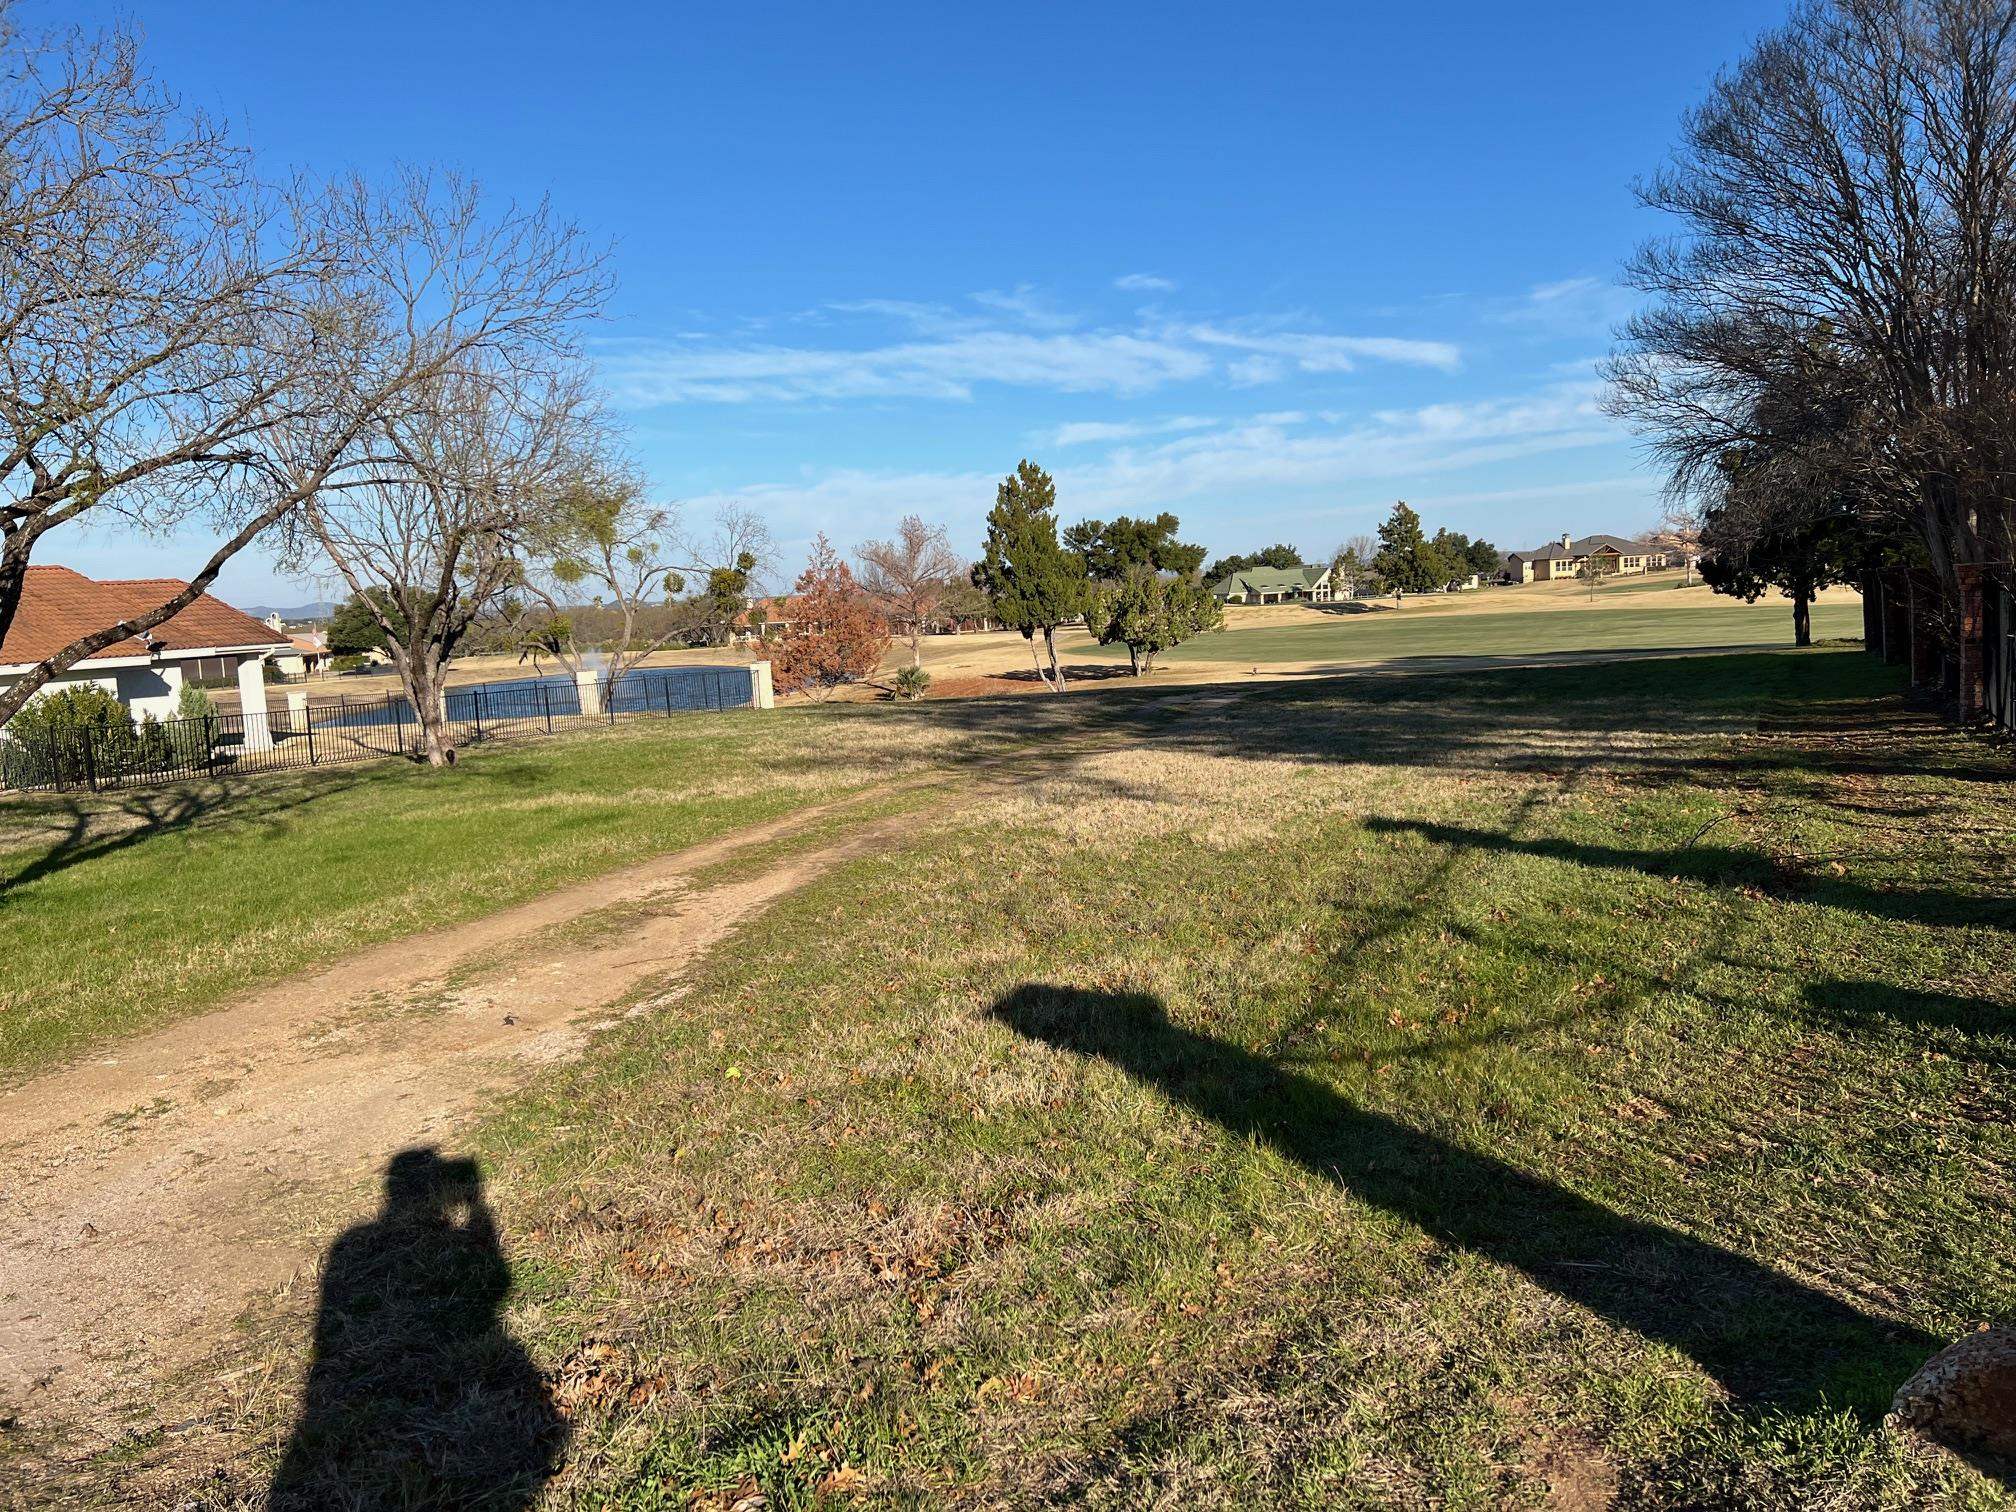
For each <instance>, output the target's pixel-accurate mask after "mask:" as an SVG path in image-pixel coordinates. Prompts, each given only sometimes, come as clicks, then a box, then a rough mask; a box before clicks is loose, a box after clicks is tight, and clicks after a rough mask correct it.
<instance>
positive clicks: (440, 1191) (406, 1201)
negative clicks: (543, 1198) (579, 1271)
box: [269, 1149, 567, 1512]
mask: <svg viewBox="0 0 2016 1512" xmlns="http://www.w3.org/2000/svg"><path fill="white" fill-rule="evenodd" d="M510 1288H511V1272H510V1267H509V1266H508V1265H507V1264H506V1262H505V1259H504V1255H503V1252H502V1250H501V1249H500V1248H499V1246H498V1242H497V1230H496V1226H495V1223H494V1222H493V1220H492V1218H491V1216H490V1210H489V1207H488V1206H487V1205H486V1204H485V1203H484V1201H483V1188H482V1182H481V1179H480V1177H479V1176H478V1174H477V1170H476V1165H475V1162H474V1161H471V1160H466V1159H444V1158H443V1157H442V1156H441V1155H440V1154H438V1153H437V1152H436V1151H434V1150H431V1149H413V1150H403V1151H401V1152H400V1153H399V1154H398V1155H396V1156H394V1157H393V1159H392V1162H391V1164H390V1165H388V1166H387V1167H386V1171H385V1203H384V1206H383V1208H382V1209H381V1210H380V1211H379V1213H378V1216H377V1217H375V1218H373V1219H371V1220H370V1221H369V1222H368V1223H361V1224H359V1225H357V1226H356V1227H355V1228H352V1229H350V1230H349V1231H348V1232H346V1233H345V1234H343V1235H342V1236H341V1237H340V1238H339V1239H337V1241H336V1242H335V1244H333V1245H332V1246H331V1247H330V1250H329V1255H328V1260H327V1264H326V1265H325V1267H324V1270H323V1278H322V1299H321V1306H320V1309H319V1311H318V1312H317V1314H316V1318H315V1358H314V1361H313V1363H312V1365H311V1366H310V1367H309V1373H308V1385H307V1389H306V1391H305V1392H304V1393H303V1396H302V1402H301V1416H300V1420H299V1422H298V1423H297V1424H296V1426H295V1429H294V1435H293V1438H292V1440H291V1441H290V1442H289V1444H288V1446H287V1452H286V1456H285V1458H284V1459H283V1460H282V1461H281V1464H280V1468H279V1471H278V1472H277V1473H276V1474H275V1476H274V1478H273V1484H272V1487H271V1491H270V1493H269V1494H270V1498H271V1500H270V1505H271V1506H272V1507H273V1508H274V1509H275V1512H288V1509H303V1512H305V1509H308V1508H326V1507H393V1506H398V1507H469V1508H483V1509H486V1512H507V1509H511V1508H518V1507H526V1506H529V1505H531V1504H532V1502H534V1501H535V1500H536V1499H537V1498H538V1495H539V1491H540V1487H541V1484H542V1483H543V1482H544V1481H545V1480H546V1479H547V1478H548V1477H549V1476H550V1475H551V1474H552V1472H553V1469H554V1467H555V1466H556V1464H557V1462H558V1460H559V1456H560V1452H561V1450H562V1449H564V1448H565V1446H566V1441H567V1426H566V1423H565V1422H564V1420H563V1419H562V1418H561V1417H560V1416H559V1414H558V1413H557V1412H556V1411H555V1410H554V1407H553V1405H552V1403H551V1401H550V1400H549V1398H548V1396H547V1393H546V1389H545V1385H544V1383H543V1381H542V1380H541V1378H540V1375H539V1372H538V1370H537V1369H536V1368H535V1367H534V1365H533V1364H532V1361H531V1360H530V1358H529V1357H528V1356H527V1355H526V1353H525V1351H524V1350H523V1349H522V1348H521V1347H520V1346H519V1344H518V1343H517V1341H516V1340H514V1339H513V1338H512V1337H511V1335H510V1334H509V1333H508V1332H507V1331H506V1330H505V1328H504V1325H503V1322H502V1320H501V1316H500V1313H501V1309H502V1307H503V1304H504V1299H505V1297H506V1295H507V1294H508V1293H509V1291H510Z"/></svg>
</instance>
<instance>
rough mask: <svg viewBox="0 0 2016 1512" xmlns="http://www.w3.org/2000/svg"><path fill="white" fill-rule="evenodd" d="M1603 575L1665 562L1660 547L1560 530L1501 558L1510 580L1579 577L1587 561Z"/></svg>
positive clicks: (1633, 572)
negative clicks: (1577, 535) (1531, 546)
mask: <svg viewBox="0 0 2016 1512" xmlns="http://www.w3.org/2000/svg"><path fill="white" fill-rule="evenodd" d="M1592 561H1593V562H1595V563H1596V567H1597V570H1598V571H1600V572H1602V573H1604V574H1605V575H1614V576H1617V577H1633V576H1636V575H1637V574H1639V573H1643V572H1652V571H1655V570H1656V569H1658V568H1660V567H1664V566H1665V565H1666V552H1665V550H1664V549H1663V548H1661V547H1658V546H1653V545H1648V544H1647V543H1646V542H1644V541H1633V540H1629V539H1627V538H1626V537H1624V536H1614V535H1592V536H1584V537H1582V539H1581V540H1579V541H1578V540H1576V539H1575V538H1574V537H1572V536H1570V535H1568V534H1566V533H1565V532H1564V533H1563V534H1562V536H1561V539H1560V540H1558V541H1550V542H1549V543H1548V544H1547V545H1545V546H1541V547H1539V548H1537V549H1535V550H1533V551H1515V552H1513V553H1511V555H1509V556H1507V557H1506V558H1505V567H1504V571H1503V576H1504V577H1505V578H1506V579H1507V580H1508V581H1510V582H1514V583H1545V582H1550V581H1553V580H1555V579H1559V578H1579V577H1581V576H1582V575H1583V570H1584V568H1585V567H1587V566H1588V564H1589V563H1591V562H1592Z"/></svg>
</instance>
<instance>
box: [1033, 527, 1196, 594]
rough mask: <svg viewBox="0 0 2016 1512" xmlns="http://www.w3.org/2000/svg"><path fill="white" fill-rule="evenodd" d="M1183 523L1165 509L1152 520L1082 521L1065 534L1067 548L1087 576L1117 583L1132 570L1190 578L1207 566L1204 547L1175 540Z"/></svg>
mask: <svg viewBox="0 0 2016 1512" xmlns="http://www.w3.org/2000/svg"><path fill="white" fill-rule="evenodd" d="M1181 527H1182V522H1181V521H1179V520H1178V519H1177V518H1176V516H1174V515H1173V514H1170V513H1168V512H1167V511H1166V510H1165V511H1164V512H1163V513H1161V514H1159V515H1157V516H1156V517H1155V518H1154V519H1152V520H1136V519H1133V518H1131V517H1130V516H1127V515H1121V516H1120V517H1119V518H1118V519H1115V520H1112V521H1110V522H1109V521H1103V520H1080V521H1079V522H1078V523H1077V524H1076V525H1073V526H1072V527H1071V528H1070V529H1069V530H1067V531H1065V532H1064V548H1065V549H1066V550H1067V551H1074V552H1076V553H1077V554H1078V555H1079V556H1080V557H1081V558H1082V559H1083V560H1084V563H1085V571H1086V574H1087V575H1088V576H1090V577H1092V578H1094V579H1096V580H1097V581H1100V582H1116V581H1118V580H1119V579H1120V578H1122V577H1124V576H1126V574H1127V572H1128V571H1129V569H1131V568H1135V567H1146V568H1148V569H1150V570H1151V571H1154V572H1173V573H1175V574H1177V575H1178V576H1179V577H1185V576H1188V575H1189V574H1191V573H1194V572H1195V571H1197V569H1198V568H1199V567H1201V566H1203V564H1204V548H1203V547H1202V546H1190V545H1186V544H1184V543H1183V542H1181V541H1179V540H1177V539H1176V532H1177V531H1178V530H1179V529H1181Z"/></svg>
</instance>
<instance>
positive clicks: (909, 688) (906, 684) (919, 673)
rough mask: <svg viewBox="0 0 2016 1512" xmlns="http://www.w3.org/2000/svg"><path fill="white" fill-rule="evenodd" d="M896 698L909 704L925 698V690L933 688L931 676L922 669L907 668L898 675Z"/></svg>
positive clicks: (896, 679)
mask: <svg viewBox="0 0 2016 1512" xmlns="http://www.w3.org/2000/svg"><path fill="white" fill-rule="evenodd" d="M895 683H896V696H897V697H898V698H901V699H903V700H905V701H906V702H909V703H915V702H916V701H917V700H918V699H920V698H922V697H923V696H924V690H925V689H926V688H928V687H930V686H931V674H930V673H929V672H926V671H925V670H924V669H923V668H922V667H905V668H904V669H903V670H902V671H900V672H898V673H897V674H896V678H895Z"/></svg>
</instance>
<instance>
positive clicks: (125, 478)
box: [0, 4, 336, 722]
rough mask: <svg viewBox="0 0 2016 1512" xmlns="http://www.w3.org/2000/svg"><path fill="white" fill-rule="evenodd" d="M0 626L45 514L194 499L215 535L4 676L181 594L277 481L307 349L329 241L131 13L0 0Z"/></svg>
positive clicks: (144, 622) (227, 549)
mask: <svg viewBox="0 0 2016 1512" xmlns="http://www.w3.org/2000/svg"><path fill="white" fill-rule="evenodd" d="M0 59H4V63H0V222H4V224H5V225H6V227H7V235H6V238H5V254H4V256H0V637H4V636H5V634H6V632H7V629H8V627H9V626H10V625H11V624H12V622H13V618H14V615H15V612H16V610H17V608H18V606H19V604H20V599H21V594H22V590H23V586H24V584H25V582H26V578H27V569H28V565H29V562H30V559H31V558H32V556H33V555H34V554H35V552H36V549H37V547H38V546H39V545H41V543H42V542H43V540H44V538H45V537H47V536H48V535H49V533H50V532H52V531H55V530H57V529H60V528H61V527H63V526H66V525H78V524H89V523H91V522H92V521H94V520H102V519H105V518H108V517H110V516H114V515H117V516H121V517H123V519H124V520H125V521H127V522H128V523H132V524H138V525H141V526H143V527H150V528H155V529H166V528H168V527H171V526H173V525H175V524H178V523H180V522H182V521H185V520H187V519H188V518H189V517H190V516H191V515H193V514H195V513H197V512H198V511H199V510H204V509H206V507H207V510H208V513H209V514H210V515H211V516H212V517H213V518H214V522H215V523H217V524H219V525H220V526H221V527H222V528H223V529H224V530H225V531H226V533H227V537H228V538H227V539H226V540H225V541H224V543H223V544H222V545H221V546H220V547H219V548H218V549H217V550H216V552H214V553H213V555H212V556H211V558H210V560H209V561H208V562H206V563H205V564H203V566H202V568H201V569H200V571H199V572H198V573H197V575H196V579H195V581H194V582H192V584H191V591H189V592H187V593H183V594H178V595H176V596H175V597H174V598H173V599H171V600H169V601H167V602H165V603H163V604H162V605H160V606H157V607H156V608H155V609H154V610H152V611H151V612H149V613H146V614H142V615H137V616H134V617H132V618H131V619H128V620H126V621H124V622H122V623H121V624H119V625H114V626H106V627H102V629H101V630H100V632H99V633H97V634H94V635H87V636H83V637H80V638H78V639H77V640H76V641H74V642H73V643H72V644H71V645H69V646H66V647H65V648H63V649H62V650H61V651H59V652H58V653H57V654H56V655H54V656H51V657H49V658H48V659H47V660H46V661H45V662H43V663H42V664H41V665H40V666H38V667H36V668H34V669H33V670H31V671H30V673H29V674H28V675H27V676H26V677H24V678H23V679H21V681H20V682H19V683H17V684H16V685H15V686H14V687H13V688H11V689H10V690H9V691H7V692H6V693H4V694H0V722H4V721H5V720H6V719H7V718H8V717H9V716H11V715H12V714H13V713H14V712H15V711H16V710H17V709H19V708H20V707H21V705H22V704H23V703H24V702H26V701H27V699H28V698H29V697H30V696H32V695H33V694H34V692H35V691H36V690H37V689H39V688H40V687H41V686H42V685H43V684H44V683H45V682H46V681H47V680H48V678H49V677H51V676H53V675H54V674H56V673H58V672H60V671H62V670H64V669H65V668H67V667H69V666H71V665H73V664H74V663H75V662H77V661H78V660H80V659H82V658H83V657H85V656H87V655H89V654H90V653H91V652H92V651H95V650H98V649H100V648H101V647H103V646H106V645H110V644H112V643H113V642H115V641H117V640H120V639H123V638H124V637H125V636H127V635H130V634H133V633H136V632H138V631H140V630H144V629H148V628H151V627H152V626H154V625H157V624H160V623H161V622H162V621H163V620H165V619H167V618H168V617H169V616H170V615H172V614H173V613H174V612H175V611H176V610H178V609H180V608H182V607H184V606H185V605H186V604H187V603H189V602H192V601H193V600H194V599H195V597H196V595H197V594H198V593H200V592H201V591H202V589H203V588H204V587H206V586H207V585H208V584H209V583H210V582H211V581H213V580H214V579H215V577H216V574H217V572H218V571H219V570H221V568H222V567H223V564H224V563H225V562H226V561H227V560H229V558H230V557H231V556H232V555H233V554H234V553H235V552H236V551H238V550H239V549H241V548H242V547H243V546H244V545H245V544H246V543H247V542H248V541H249V540H250V539H251V538H252V537H253V536H254V535H256V534H257V533H258V531H259V530H260V529H261V528H262V527H263V526H264V525H265V524H266V523H269V522H270V519H271V518H272V512H273V511H274V510H275V509H284V508H286V507H287V506H288V504H289V503H290V502H291V501H290V500H288V499H287V498H285V497H284V495H282V496H279V497H275V496H273V495H271V494H270V493H268V492H266V491H265V490H264V489H263V488H262V487H260V486H257V485H258V484H260V483H263V482H264V480H263V479H257V478H255V477H254V476H252V475H253V474H255V473H256V471H257V465H258V462H259V461H260V460H261V453H262V449H263V448H262V443H263V439H264V437H265V435H266V433H267V432H269V431H270V430H271V428H272V427H273V426H274V425H276V424H278V423H280V422H282V421H284V420H286V419H288V418H289V417H290V416H291V415H292V414H294V413H295V412H296V411H297V409H298V408H300V407H302V406H304V405H309V406H312V404H313V398H312V396H310V395H307V394H304V393H303V392H302V389H303V383H304V379H305V378H306V377H307V376H308V374H309V373H311V372H312V371H313V370H314V369H315V368H316V367H317V366H319V361H320V359H319V358H318V356H317V354H316V352H315V349H314V341H313V334H314V331H313V324H312V322H313V318H314V316H315V313H316V312H317V311H318V310H319V309H321V308H323V306H324V305H325V303H326V298H327V296H326V287H325V286H326V281H327V280H328V278H329V277H330V275H331V274H332V273H333V272H334V270H335V266H336V249H335V248H334V246H333V245H332V242H331V239H330V237H329V235H328V228H327V226H326V225H324V224H322V222H321V216H320V207H319V206H318V205H317V204H315V203H314V201H313V199H312V197H310V196H307V195H305V194H301V193H299V192H296V191H292V190H289V191H286V192H272V191H267V190H264V189H262V188H261V187H260V186H259V185H258V184H256V182H255V181H254V180H253V178H252V175H251V171H250V165H249V163H248V162H247V160H246V157H245V155H244V153H243V152H242V151H241V150H240V149H239V148H237V147H236V146H235V145H233V144H232V142H231V141H230V140H229V138H228V136H227V135H226V134H225V132H224V131H223V130H222V128H220V127H219V126H217V125H216V124H215V123H213V122H210V121H207V120H205V119H203V118H202V117H200V116H197V115H194V114H185V113H183V112H182V111H180V110H179V109H178V108H177V106H176V104H175V102H174V101H173V100H172V99H171V98H169V97H168V96H167V95H166V94H165V93H164V92H163V91H162V90H161V88H160V87H159V85H157V84H156V83H155V82H154V81H153V80H152V79H151V78H149V77H148V76H147V75H146V74H145V72H144V71H143V70H142V68H141V66H140V63H139V60H138V56H137V53H136V51H135V48H134V44H133V39H132V37H131V36H130V34H128V33H125V32H123V31H122V32H113V33H109V34H105V35H96V36H94V35H89V34H86V33H84V32H81V31H66V32H60V33H51V34H43V35H31V34H28V33H26V32H24V31H23V29H22V28H21V26H20V24H19V22H18V20H17V18H16V14H15V10H14V7H13V6H12V5H11V4H0Z"/></svg>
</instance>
